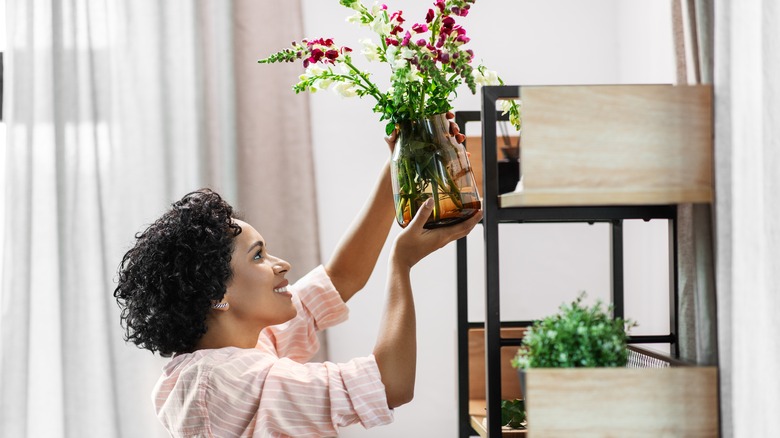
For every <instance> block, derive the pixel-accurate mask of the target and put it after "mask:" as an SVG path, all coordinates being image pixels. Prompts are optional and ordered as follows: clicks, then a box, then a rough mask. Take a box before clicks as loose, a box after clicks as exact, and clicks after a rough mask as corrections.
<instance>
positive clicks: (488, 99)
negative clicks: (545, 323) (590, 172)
mask: <svg viewBox="0 0 780 438" xmlns="http://www.w3.org/2000/svg"><path fill="white" fill-rule="evenodd" d="M502 98H503V99H518V98H520V87H517V86H488V87H483V88H482V110H481V111H459V112H456V114H455V121H456V123H458V125H459V126H460V127H461V129H462V130H463V132H464V133H465V132H466V131H465V128H466V122H470V121H479V120H482V160H483V167H484V169H483V190H484V192H485V193H483V194H482V196H483V197H482V210H483V218H482V224H483V228H484V239H485V323H484V328H485V374H486V376H485V377H486V382H485V392H486V394H485V398H486V408H487V412H486V417H487V433H488V436H493V437H500V436H501V435H500V434H501V406H500V404H501V347H506V346H519V345H520V343H521V339H510V338H502V337H501V328H502V327H511V326H515V327H517V326H521V327H522V326H529V325H531V324H532V322H531V321H514V322H506V321H504V322H502V321H501V314H500V302H499V297H500V290H499V278H500V277H499V268H498V266H499V256H498V252H499V251H498V250H499V248H498V245H499V236H498V225H499V224H500V223H524V222H548V223H552V222H587V223H595V222H607V223H610V224H611V226H610V240H611V246H610V248H611V265H612V266H611V270H612V292H611V298H612V304H613V306H614V315H615V316H616V317H618V316H619V317H623V316H624V291H623V220H625V219H642V220H645V221H648V220H650V219H666V220H668V221H669V263H670V271H669V272H670V279H669V281H670V288H669V290H670V300H669V301H670V302H669V307H670V333H669V334H668V335H656V336H632V337H631V338H630V342H631V343H669V344H671V345H672V354H673V356H674V357H679V349H678V346H677V342H676V334H677V333H678V327H677V317H676V314H677V301H678V300H677V295H678V293H677V262H676V254H677V240H676V235H677V226H676V221H675V220H676V217H677V206H676V205H636V206H593V207H590V206H587V207H513V208H500V206H499V196H498V173H497V169H498V164H497V163H498V156H497V152H496V135H497V133H496V123H497V122H498V121H499V120H507V117H506V116H501V115H500V114H497V112H496V101H497V100H498V99H502ZM456 254H457V283H458V284H457V293H458V298H457V312H458V314H457V324H458V335H457V337H458V382H459V388H458V396H459V400H458V413H459V437H461V438H466V437H469V436H472V435H476V433H475V432H474V430H473V429H472V427H471V422H470V417H469V412H468V409H469V406H468V402H469V394H468V391H469V387H468V386H469V385H468V382H469V366H468V356H469V353H468V330H469V328H472V327H480V326H482V324H480V323H471V322H469V320H468V274H467V257H466V256H467V246H466V239H465V238H463V239H460V240H458V242H457V248H456Z"/></svg>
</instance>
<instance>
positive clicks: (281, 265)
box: [274, 258, 292, 275]
mask: <svg viewBox="0 0 780 438" xmlns="http://www.w3.org/2000/svg"><path fill="white" fill-rule="evenodd" d="M290 269H292V266H290V264H289V263H288V262H287V260H283V259H280V258H277V259H276V263H275V264H274V273H275V274H276V275H282V274H286V273H288V272H290Z"/></svg>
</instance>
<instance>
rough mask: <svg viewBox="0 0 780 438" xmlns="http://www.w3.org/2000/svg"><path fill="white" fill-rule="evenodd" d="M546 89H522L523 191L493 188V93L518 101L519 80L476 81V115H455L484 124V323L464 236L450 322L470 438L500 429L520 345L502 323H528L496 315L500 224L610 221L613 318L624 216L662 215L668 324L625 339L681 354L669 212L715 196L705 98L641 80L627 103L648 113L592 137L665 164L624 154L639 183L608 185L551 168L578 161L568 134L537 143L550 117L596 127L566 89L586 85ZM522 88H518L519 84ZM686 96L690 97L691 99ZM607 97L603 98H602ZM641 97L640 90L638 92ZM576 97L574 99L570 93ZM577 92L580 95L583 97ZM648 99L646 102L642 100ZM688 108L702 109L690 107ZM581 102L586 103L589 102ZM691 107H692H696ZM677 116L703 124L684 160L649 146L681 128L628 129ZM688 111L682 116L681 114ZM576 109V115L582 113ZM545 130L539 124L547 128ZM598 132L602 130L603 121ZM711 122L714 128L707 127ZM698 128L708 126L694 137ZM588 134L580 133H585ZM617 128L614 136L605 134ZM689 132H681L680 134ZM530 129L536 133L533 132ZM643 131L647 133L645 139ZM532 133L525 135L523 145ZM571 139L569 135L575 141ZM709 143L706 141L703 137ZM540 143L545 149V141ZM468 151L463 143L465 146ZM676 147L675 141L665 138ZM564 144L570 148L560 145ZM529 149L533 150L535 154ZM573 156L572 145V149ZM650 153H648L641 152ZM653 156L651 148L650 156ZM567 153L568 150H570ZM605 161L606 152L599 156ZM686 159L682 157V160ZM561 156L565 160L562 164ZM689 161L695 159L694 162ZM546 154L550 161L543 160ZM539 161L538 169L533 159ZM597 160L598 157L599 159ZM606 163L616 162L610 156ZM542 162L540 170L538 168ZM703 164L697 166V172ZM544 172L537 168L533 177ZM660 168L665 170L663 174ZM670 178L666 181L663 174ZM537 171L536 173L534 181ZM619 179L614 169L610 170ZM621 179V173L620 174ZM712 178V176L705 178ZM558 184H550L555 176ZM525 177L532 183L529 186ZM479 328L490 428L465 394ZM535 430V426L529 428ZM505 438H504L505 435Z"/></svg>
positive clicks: (620, 297) (623, 118)
mask: <svg viewBox="0 0 780 438" xmlns="http://www.w3.org/2000/svg"><path fill="white" fill-rule="evenodd" d="M542 88H547V89H546V90H538V91H539V92H538V93H537V90H532V91H531V92H530V93H528V94H529V95H534V94H535V96H536V99H531V100H534V101H535V102H536V104H535V105H529V101H527V100H526V96H524V97H523V121H524V132H523V147H522V149H521V152H522V154H523V156H522V158H521V165H522V166H523V175H525V177H526V179H525V181H524V182H525V187H526V189H525V190H524V191H523V192H522V193H509V194H505V195H501V196H499V193H498V174H497V168H498V165H497V162H498V156H497V150H496V137H497V132H496V124H497V122H498V121H499V120H502V119H503V120H506V119H505V118H502V117H501V116H500V115H499V114H497V112H496V101H497V100H499V99H519V98H521V89H520V87H517V86H490V87H483V91H482V93H483V94H482V96H483V98H482V110H481V111H480V112H476V111H467V112H457V113H456V122H457V123H458V125H459V126H460V127H461V128H463V129H464V133H465V131H466V130H465V126H466V123H467V122H471V121H481V122H482V139H483V144H482V161H483V178H484V182H483V190H484V193H483V194H482V195H483V201H482V202H483V205H482V208H483V213H484V217H483V220H482V224H483V227H484V239H485V249H484V251H485V255H484V260H485V319H484V325H483V324H481V323H473V322H471V321H469V320H468V281H467V280H468V278H467V265H466V256H467V252H468V249H467V243H466V239H461V240H459V241H458V242H457V272H458V292H457V296H458V299H457V321H458V346H459V348H458V365H459V367H458V369H459V376H458V377H459V436H460V437H461V438H465V437H469V436H472V435H474V433H475V432H477V433H478V434H479V435H480V436H483V437H484V436H489V437H498V436H502V435H501V434H502V429H501V425H500V422H501V421H500V420H501V410H500V402H501V369H502V359H501V348H502V347H513V346H519V345H520V342H521V338H518V337H506V336H504V337H502V336H501V330H502V328H506V327H525V326H529V325H531V323H532V321H512V322H508V321H501V319H500V302H499V296H500V290H499V256H498V254H499V240H500V239H499V224H501V223H530V222H548V223H558V222H561V223H564V222H586V223H595V222H605V223H609V224H610V240H611V245H610V248H611V271H612V272H611V283H612V285H611V286H612V288H611V300H612V304H613V306H614V315H615V316H616V317H624V290H623V221H624V220H627V219H641V220H645V221H647V220H651V219H665V220H667V221H668V223H669V265H670V269H669V272H670V279H669V282H670V283H669V284H670V287H669V291H670V292H669V293H670V297H669V307H670V321H669V327H670V330H669V333H664V334H660V335H655V336H634V337H632V338H631V341H630V342H631V343H634V344H637V343H668V344H670V346H671V352H672V355H673V356H674V357H678V356H679V351H678V348H677V343H676V334H677V333H678V326H677V323H678V322H677V317H676V315H677V307H678V293H677V263H676V254H677V244H676V239H675V236H676V235H677V232H676V222H675V219H676V216H677V204H678V203H683V202H693V203H699V202H711V197H712V193H711V191H709V187H710V185H711V172H710V174H709V175H708V174H707V169H709V168H710V167H711V164H710V162H708V161H707V156H706V155H707V147H708V143H707V142H708V141H710V140H709V139H707V138H700V137H702V136H703V135H706V132H707V129H708V126H707V125H706V123H708V122H707V120H706V119H707V114H706V113H707V109H708V108H709V107H706V108H702V107H699V106H701V105H703V106H707V105H708V102H706V98H705V99H704V103H700V102H699V101H700V100H701V99H702V97H701V96H703V94H702V90H692V93H693V94H692V93H689V92H688V90H683V91H684V92H683V99H682V101H681V100H680V99H679V98H678V97H677V94H679V91H680V90H674V91H675V93H677V94H675V96H674V98H673V99H668V98H665V97H664V98H662V99H660V100H659V99H656V95H655V94H653V93H661V94H663V93H665V92H666V91H667V90H664V89H661V88H652V87H646V88H644V89H641V90H632V91H638V96H639V101H638V100H637V99H636V98H635V99H634V100H632V101H631V102H630V105H640V106H641V105H642V104H643V102H642V99H645V100H646V101H645V102H644V103H645V105H644V106H641V108H643V110H646V111H647V112H648V113H649V114H650V115H648V114H645V113H644V112H643V113H640V114H638V115H637V114H635V115H634V116H631V114H628V115H624V114H621V115H620V116H618V117H617V118H618V119H620V120H615V121H614V123H613V125H612V127H611V128H610V129H611V131H610V134H611V135H610V136H609V137H604V136H602V137H599V138H602V141H603V142H605V143H606V145H605V147H607V148H608V147H609V146H610V145H609V144H608V143H610V142H611V141H613V140H614V141H619V142H629V143H632V144H631V145H629V146H631V147H632V148H634V149H633V150H640V151H642V150H643V149H642V148H643V147H644V148H645V149H644V153H645V155H646V158H647V159H654V160H660V161H662V162H663V163H662V166H665V167H664V168H663V169H656V170H655V171H658V172H661V173H662V174H661V175H658V178H655V179H654V176H653V175H649V176H648V175H647V174H643V173H642V172H643V169H633V168H631V166H632V165H633V164H632V162H631V159H630V157H628V158H627V161H626V162H625V163H617V165H619V166H623V167H628V172H629V173H634V174H638V175H640V176H641V178H639V179H638V181H637V182H636V184H633V182H632V183H630V184H622V185H620V186H617V187H619V188H620V190H613V189H611V188H610V186H609V184H615V181H614V180H610V178H601V177H600V178H595V179H594V180H593V181H595V182H591V181H588V180H587V178H584V179H583V178H579V180H577V181H570V180H567V179H566V178H560V177H559V176H560V175H557V176H558V177H556V174H555V170H556V169H551V168H550V166H551V165H555V166H557V167H561V169H560V171H561V172H563V173H564V174H567V173H570V172H577V169H576V167H577V166H579V163H577V160H576V159H574V160H572V159H571V156H569V157H566V156H565V155H566V154H570V152H571V148H572V147H571V145H569V144H567V142H570V141H571V140H572V139H570V138H566V137H565V136H564V137H559V138H557V139H556V142H555V144H554V145H551V147H544V148H539V147H537V146H538V145H539V144H540V143H541V142H545V141H548V140H549V138H550V135H553V136H554V135H558V131H557V130H556V129H555V126H556V124H560V123H564V124H574V126H575V127H576V126H578V124H579V128H576V129H582V130H590V131H591V132H590V134H591V135H592V134H593V132H592V131H593V129H594V127H593V126H591V125H592V121H593V119H592V117H594V114H592V112H593V111H592V110H593V108H585V107H583V106H582V105H580V103H581V102H582V100H578V99H572V93H574V94H577V93H579V94H580V95H581V94H582V93H586V94H587V93H589V92H590V90H588V89H587V88H586V87H559V88H553V89H551V87H542ZM524 90H525V89H524ZM595 91H596V93H595V94H592V95H589V96H588V99H596V100H598V99H604V98H606V99H607V100H609V98H610V97H609V96H610V95H612V96H613V97H615V98H619V97H616V96H617V95H618V94H619V93H620V92H621V91H622V90H619V89H616V87H612V88H598V87H596V90H595ZM689 95H690V96H689ZM604 96H606V97H604ZM643 96H646V98H645V97H643ZM575 97H576V96H575ZM580 97H581V96H580ZM561 99H563V100H564V101H565V102H566V108H568V111H570V112H569V113H566V114H563V115H560V117H559V115H558V114H557V113H556V112H555V111H556V110H555V108H554V107H555V105H556V104H559V103H560V102H561ZM648 102H649V103H648ZM596 103H597V105H609V102H598V101H597V102H596ZM619 103H620V102H618V104H615V102H614V99H613V102H612V105H611V107H612V110H614V111H618V112H623V113H625V112H626V111H625V108H621V107H620V105H619ZM691 105H693V106H695V107H697V108H698V109H700V110H701V111H693V112H691V111H688V109H689V107H690V106H691ZM586 106H587V105H586ZM694 109H696V108H694ZM670 111H673V112H674V114H680V117H682V118H683V119H684V120H682V121H681V122H680V123H681V124H682V123H696V124H698V127H699V128H701V129H695V130H691V134H690V135H691V136H692V137H691V138H689V139H687V140H688V141H693V142H694V143H696V144H695V145H694V148H693V150H694V153H693V154H692V156H691V154H688V155H686V156H684V157H681V156H680V155H679V154H677V155H673V156H671V157H670V158H664V157H665V155H658V154H657V153H656V152H655V149H653V148H655V147H656V146H655V145H656V144H665V143H666V142H675V144H676V145H679V142H680V141H683V140H684V139H682V138H680V134H679V133H680V132H681V131H680V130H679V129H677V128H682V129H686V127H685V126H682V125H680V126H678V127H672V129H671V130H670V131H669V132H667V133H666V134H668V135H666V134H664V133H659V134H658V135H656V137H655V138H653V139H650V141H649V143H648V141H647V140H648V139H647V138H642V139H639V140H640V142H639V143H641V144H638V143H637V142H636V141H634V139H633V137H632V134H633V133H632V131H633V130H635V129H636V126H637V124H638V123H644V122H645V120H640V119H646V118H647V117H663V118H667V117H668V113H669V112H670ZM685 111H688V112H687V113H684V112H685ZM581 116H582V117H581ZM532 125H533V126H534V128H536V127H539V129H538V130H537V129H534V130H532V129H528V128H525V126H529V127H531V126H532ZM545 129H546V131H545ZM601 129H603V128H601ZM710 129H711V128H710ZM700 133H705V134H702V135H698V134H700ZM586 134H587V133H586ZM613 135H614V137H615V138H614V139H613V138H612V136H613ZM686 135H687V134H686ZM535 136H537V138H535ZM643 137H646V136H643ZM529 140H531V141H530V142H529ZM574 141H576V139H574ZM709 144H711V143H709ZM548 145H549V144H548V143H545V146H548ZM466 146H467V148H468V146H469V145H468V144H467V145H466ZM671 146H672V147H674V146H675V145H671ZM555 148H559V149H560V148H563V149H564V150H563V151H562V152H561V151H558V152H557V153H558V155H552V156H551V155H549V154H550V153H551V152H550V150H551V149H552V150H553V152H552V153H553V154H555V153H556V152H555V150H554V149H555ZM566 148H569V149H568V150H566ZM592 153H593V154H595V155H596V156H597V159H598V158H599V153H600V149H599V146H598V145H595V146H594V147H593V148H592ZM660 153H661V154H667V153H668V151H663V150H662V151H661V152H660ZM534 154H536V155H534ZM574 154H575V155H576V150H575V151H574ZM648 154H649V155H648ZM653 154H655V155H653ZM570 155H571V154H570ZM601 158H602V159H603V156H602V157H601ZM681 158H683V159H681ZM567 159H568V162H567V161H566V160H567ZM691 160H692V161H693V162H691ZM546 161H552V162H553V163H551V164H549V165H548V164H547V163H546ZM540 164H544V166H540ZM595 165H596V166H598V165H599V164H598V163H596V164H595ZM607 165H608V166H611V167H612V168H613V169H614V168H615V166H616V163H607ZM567 166H570V167H571V166H573V169H567V168H566V167H567ZM540 168H541V170H539V169H540ZM697 169H701V171H697ZM539 172H541V175H540V174H539ZM545 172H547V173H552V176H549V177H548V175H545ZM664 172H665V173H664ZM669 175H672V178H669ZM531 177H534V180H533V181H532V180H531ZM617 177H618V178H619V177H621V176H619V175H618V176H617ZM622 177H623V178H625V175H623V176H622ZM708 178H709V180H708ZM603 180H606V184H607V185H606V186H599V184H601V183H602V182H604V181H603ZM559 181H560V182H561V184H562V186H555V184H557V183H558V182H559ZM529 183H530V184H529ZM482 327H483V328H484V333H485V334H484V351H485V353H484V355H485V376H486V379H485V407H486V412H485V417H486V418H487V427H485V428H482V427H481V426H482V424H481V421H480V419H479V418H476V417H477V416H476V415H471V414H473V413H474V406H473V405H474V401H472V400H469V384H468V382H469V376H470V374H469V349H468V345H469V342H468V333H469V330H470V329H473V328H482ZM531 427H533V425H531ZM503 436H514V435H509V434H507V433H506V432H504V433H503Z"/></svg>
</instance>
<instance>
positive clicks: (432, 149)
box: [391, 114, 481, 228]
mask: <svg viewBox="0 0 780 438" xmlns="http://www.w3.org/2000/svg"><path fill="white" fill-rule="evenodd" d="M449 127H450V121H449V120H448V119H447V117H446V115H444V114H438V115H435V116H431V117H428V118H425V119H421V120H409V121H403V122H400V123H399V127H398V128H399V132H398V143H397V144H396V146H395V150H394V151H393V160H392V166H391V173H392V181H393V195H394V198H395V212H396V220H397V221H398V224H399V225H401V227H406V226H407V225H409V222H411V220H412V218H413V217H414V215H415V214H416V213H417V210H418V209H419V208H420V206H421V205H422V204H423V203H424V202H425V200H426V199H428V198H433V201H434V204H433V212H432V213H431V216H430V217H429V218H428V220H427V221H426V223H425V228H436V227H443V226H447V225H453V224H456V223H458V222H462V221H464V220H466V219H468V218H469V217H471V216H473V215H474V214H475V213H476V212H477V211H478V210H479V209H480V207H481V203H480V200H479V193H477V184H476V182H475V180H474V174H473V172H472V171H471V164H470V163H469V160H468V157H467V155H466V149H465V148H464V147H463V145H462V144H460V143H458V142H457V141H456V140H455V137H454V136H452V135H450V129H449Z"/></svg>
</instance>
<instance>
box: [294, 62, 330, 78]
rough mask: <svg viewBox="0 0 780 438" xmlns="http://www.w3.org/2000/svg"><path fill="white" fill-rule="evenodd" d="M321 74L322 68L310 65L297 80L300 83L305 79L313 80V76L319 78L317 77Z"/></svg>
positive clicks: (323, 71)
mask: <svg viewBox="0 0 780 438" xmlns="http://www.w3.org/2000/svg"><path fill="white" fill-rule="evenodd" d="M323 73H325V70H324V69H323V68H322V67H320V66H318V65H316V64H312V65H310V66H308V67H306V71H305V72H304V73H303V74H302V75H300V76H299V78H300V79H301V80H302V81H305V80H306V79H309V78H313V77H315V76H319V75H321V74H323Z"/></svg>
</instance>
